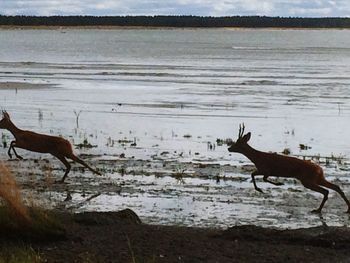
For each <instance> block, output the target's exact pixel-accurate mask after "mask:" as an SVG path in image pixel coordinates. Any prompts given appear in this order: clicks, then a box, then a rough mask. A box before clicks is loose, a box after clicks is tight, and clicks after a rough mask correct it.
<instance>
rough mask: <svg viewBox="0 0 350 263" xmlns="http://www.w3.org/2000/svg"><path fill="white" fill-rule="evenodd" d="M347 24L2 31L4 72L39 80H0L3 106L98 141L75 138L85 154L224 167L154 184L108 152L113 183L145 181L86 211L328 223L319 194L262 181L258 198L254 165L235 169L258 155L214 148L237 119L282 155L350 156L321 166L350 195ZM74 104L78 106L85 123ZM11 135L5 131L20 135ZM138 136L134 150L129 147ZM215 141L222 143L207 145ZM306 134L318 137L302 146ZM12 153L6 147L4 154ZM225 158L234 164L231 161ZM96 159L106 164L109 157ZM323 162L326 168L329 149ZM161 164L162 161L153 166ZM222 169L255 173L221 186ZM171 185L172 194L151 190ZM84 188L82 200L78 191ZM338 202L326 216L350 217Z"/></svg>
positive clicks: (48, 127)
mask: <svg viewBox="0 0 350 263" xmlns="http://www.w3.org/2000/svg"><path fill="white" fill-rule="evenodd" d="M347 33H348V32H347V31H346V30H228V29H215V30H212V29H209V30H204V29H201V30H188V29H186V30H179V29H177V30H71V29H69V30H66V29H64V30H63V29H62V30H1V31H0V38H1V41H0V50H2V52H1V53H0V81H1V82H20V83H23V85H25V84H26V83H30V84H36V85H37V86H38V89H33V87H32V86H31V88H28V89H22V88H21V86H18V88H17V89H9V88H7V89H0V106H1V107H2V108H4V109H6V110H7V111H8V112H9V113H10V114H11V116H12V118H13V121H14V122H15V123H16V124H18V126H20V127H22V128H25V129H32V130H35V131H39V132H44V133H49V134H60V135H63V136H64V137H67V138H69V139H70V140H71V141H72V142H74V143H75V144H78V143H81V142H82V141H83V140H84V139H86V140H88V142H90V143H91V144H93V145H96V146H97V147H95V148H92V149H77V152H79V153H87V154H94V155H99V156H100V157H101V156H103V158H102V159H112V160H118V159H119V157H118V156H119V155H120V154H122V153H124V154H125V155H126V157H127V158H130V159H131V157H134V158H135V159H140V160H143V161H145V162H146V161H149V162H150V163H155V162H156V161H158V162H168V161H171V162H174V163H175V164H174V167H175V168H174V167H172V168H171V169H170V170H175V171H176V169H177V170H181V169H182V167H183V166H186V165H185V164H184V163H188V162H194V163H209V164H219V166H218V167H217V166H215V169H214V170H212V169H211V168H210V169H209V171H210V172H209V173H210V174H209V175H208V176H207V177H206V178H202V179H198V178H197V177H196V176H197V175H195V176H192V177H189V178H185V184H179V183H178V182H177V180H175V179H174V178H173V177H172V176H171V175H170V174H169V172H167V173H165V175H164V176H161V179H159V178H155V177H154V178H153V179H152V180H151V181H152V185H151V186H150V187H147V188H145V187H144V186H143V185H142V182H143V179H144V178H143V176H142V174H141V175H139V176H135V177H132V178H129V177H127V178H126V177H121V175H120V171H118V169H114V170H113V169H112V168H113V165H112V164H110V163H108V165H106V166H107V167H112V168H111V169H110V170H111V171H109V172H107V173H106V176H107V179H108V180H110V181H111V182H117V183H122V182H123V181H124V180H125V181H126V184H128V182H129V184H130V187H131V188H132V186H133V185H136V186H137V185H138V184H140V185H142V187H136V186H135V187H134V189H133V191H131V192H133V193H132V194H125V195H119V194H115V193H113V191H112V192H111V193H110V194H106V195H104V194H103V195H101V196H100V197H98V198H96V199H95V200H93V202H91V204H89V205H87V206H84V207H83V208H80V210H79V211H81V210H84V209H86V210H91V209H93V210H106V209H107V210H109V209H110V210H117V209H120V207H122V206H128V207H132V208H137V207H138V209H137V212H138V213H139V214H141V215H142V217H143V218H144V220H146V221H148V222H152V223H156V222H161V223H164V224H167V223H168V224H186V225H198V226H216V225H219V226H222V225H228V224H245V223H254V224H259V225H270V226H280V227H298V226H309V225H314V224H315V222H316V224H320V222H321V221H320V220H317V217H315V216H313V215H312V216H309V214H308V213H307V212H308V211H309V210H311V209H313V208H315V207H316V206H317V205H318V202H319V201H318V200H319V199H320V197H319V196H317V195H316V199H314V201H312V202H310V200H309V199H310V198H311V200H313V196H314V195H313V194H312V193H310V192H309V191H304V189H303V187H302V186H300V185H299V184H297V185H294V183H289V182H288V183H287V184H286V186H285V187H274V186H271V185H266V184H265V183H262V182H260V183H259V184H260V185H261V186H262V188H264V189H267V191H268V194H267V196H266V198H265V195H264V196H263V197H261V196H260V195H259V194H258V193H256V192H254V189H253V188H252V185H251V182H250V180H249V177H250V176H249V172H244V171H242V169H240V167H244V165H245V164H249V161H248V160H247V159H246V158H245V157H243V156H240V155H238V154H232V155H231V154H229V153H228V152H227V149H226V146H218V145H216V139H217V138H221V139H225V138H232V139H235V138H236V136H237V133H238V125H239V124H240V123H242V122H244V123H245V125H246V129H247V131H251V132H252V139H251V145H252V146H254V147H256V148H258V149H261V150H266V151H274V152H281V151H283V150H284V149H285V148H289V149H290V150H291V152H292V154H294V155H298V156H300V155H301V156H303V155H307V156H309V155H310V156H311V155H321V156H329V157H331V156H337V157H338V156H343V157H344V158H345V159H344V160H342V162H343V164H338V163H337V161H335V160H333V162H332V163H331V164H329V165H328V167H326V174H328V175H329V176H330V178H331V179H332V180H336V181H337V182H338V183H339V184H340V185H341V186H342V187H343V188H344V189H345V192H346V193H347V194H348V193H349V191H350V189H349V186H348V169H347V165H346V162H347V161H348V156H349V154H350V150H349V149H350V148H349V147H348V145H349V142H348V140H347V139H346V138H347V137H348V136H347V135H348V134H349V131H350V127H349V124H348V123H349V122H348V120H349V115H350V100H349V98H350V96H349V94H350V93H349V88H348V86H349V84H350V77H349V73H350V67H349V65H350V63H349V62H350V48H349V46H350V45H349V44H350V36H349V34H347ZM39 87H41V88H40V89H39ZM74 111H76V112H77V113H78V112H80V111H82V112H81V114H80V116H79V127H77V124H76V115H75V114H74ZM3 134H4V136H5V140H7V141H9V140H10V138H11V135H10V134H9V133H8V132H3ZM118 140H123V141H127V142H125V143H124V144H123V143H118ZM134 141H135V142H136V147H135V146H131V143H132V142H134ZM209 143H210V144H211V145H215V149H210V148H209V145H210V144H209ZM299 144H304V145H307V146H310V147H311V148H310V149H308V150H301V149H300V148H299ZM5 152H6V151H5V150H4V151H2V152H1V156H2V157H3V158H6V154H5ZM21 154H23V155H24V156H25V157H27V158H33V157H38V156H39V155H37V154H32V153H28V152H25V151H21ZM98 159H101V158H98ZM329 159H330V158H329ZM344 162H345V164H344ZM53 163H54V164H55V165H56V166H57V167H59V164H58V163H56V162H55V161H53ZM102 163H103V162H102ZM225 164H229V165H231V166H237V167H238V168H239V169H238V171H234V172H229V171H226V168H225V166H224V165H225ZM332 164H333V165H332ZM96 165H97V166H98V167H99V168H103V164H101V162H100V161H96ZM322 165H323V166H324V167H325V166H326V165H325V160H323V164H322ZM127 167H131V168H130V169H132V167H133V165H129V166H128V165H127ZM14 169H15V167H14ZM135 169H136V168H135ZM141 170H142V169H141ZM161 170H162V165H158V166H157V167H155V168H154V169H152V171H151V172H150V173H151V176H154V175H152V173H153V174H154V173H158V172H159V171H161ZM217 173H218V174H220V175H221V176H229V177H239V178H241V177H243V178H246V180H233V181H230V182H229V183H228V185H225V184H223V183H219V184H216V183H215V176H216V174H217ZM58 174H60V173H59V172H58ZM58 176H59V175H58ZM147 178H148V177H147ZM150 178H152V177H150ZM164 178H165V179H164ZM73 180H74V179H71V181H73ZM148 180H150V179H149V178H148ZM169 180H170V181H171V183H169ZM71 181H70V182H71ZM95 183H98V182H95ZM168 184H170V185H171V190H169V191H170V194H168V193H167V192H165V193H164V192H156V193H154V191H155V189H159V188H160V189H163V188H167V186H168ZM101 188H102V189H103V185H102V186H101ZM183 188H185V190H183ZM198 188H199V189H200V190H198ZM127 189H129V188H128V187H127ZM203 189H204V190H203ZM207 189H209V190H208V191H207ZM211 189H213V191H214V193H211V192H210V190H211ZM242 189H243V191H242ZM293 189H299V190H301V191H302V192H297V193H294V192H293ZM94 190H95V191H98V189H94ZM75 191H77V190H75ZM106 192H108V191H106ZM232 195H233V196H234V197H232ZM348 195H349V194H348ZM73 196H74V195H73ZM308 197H310V198H308ZM58 198H62V196H60V195H59V197H58ZM75 198H76V199H77V200H79V194H77V195H76V196H75ZM235 198H237V199H235ZM332 198H333V197H332ZM193 199H194V200H195V201H191V200H193ZM330 199H331V198H330ZM333 199H335V200H337V201H335V202H338V203H339V204H338V203H337V204H336V205H335V204H334V203H331V201H329V210H328V211H329V213H328V214H327V216H325V218H326V219H328V218H330V219H331V220H329V221H330V223H332V222H334V223H335V224H347V220H345V219H344V217H343V216H342V215H338V214H339V213H340V211H342V209H345V208H343V205H344V204H343V203H342V202H341V200H338V197H336V196H335V195H334V198H333ZM242 200H243V201H242ZM333 208H334V209H333ZM327 209H328V208H327ZM305 217H309V218H311V219H310V220H305ZM333 217H337V219H336V220H334V218H333ZM289 218H291V219H290V220H289ZM328 223H329V222H328Z"/></svg>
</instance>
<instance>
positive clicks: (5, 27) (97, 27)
mask: <svg viewBox="0 0 350 263" xmlns="http://www.w3.org/2000/svg"><path fill="white" fill-rule="evenodd" d="M72 29H76V30H141V29H142V30H217V29H227V30H237V31H240V30H242V31H244V30H350V28H347V27H167V26H105V25H94V26H83V25H80V26H45V25H40V26H17V25H10V26H8V25H0V30H72Z"/></svg>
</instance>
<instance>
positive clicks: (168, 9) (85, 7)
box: [0, 0, 350, 17]
mask: <svg viewBox="0 0 350 263" xmlns="http://www.w3.org/2000/svg"><path fill="white" fill-rule="evenodd" d="M0 12H1V13H2V14H5V15H202V16H231V15H267V16H307V17H314V16H349V15H350V1H348V0H309V1H306V0H294V1H290V0H1V1H0Z"/></svg>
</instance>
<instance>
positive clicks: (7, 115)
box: [2, 111, 10, 119]
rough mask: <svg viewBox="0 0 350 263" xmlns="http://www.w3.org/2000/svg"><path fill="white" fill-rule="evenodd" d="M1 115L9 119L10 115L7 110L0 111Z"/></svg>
mask: <svg viewBox="0 0 350 263" xmlns="http://www.w3.org/2000/svg"><path fill="white" fill-rule="evenodd" d="M2 115H3V116H4V117H5V118H6V119H10V115H9V114H8V113H7V111H2Z"/></svg>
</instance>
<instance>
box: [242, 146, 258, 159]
mask: <svg viewBox="0 0 350 263" xmlns="http://www.w3.org/2000/svg"><path fill="white" fill-rule="evenodd" d="M241 154H243V155H244V156H246V157H247V158H248V159H249V160H251V161H252V162H253V163H257V162H258V161H259V159H260V156H261V152H260V151H258V150H255V149H254V148H253V147H251V146H249V145H248V144H247V145H246V146H245V147H244V149H242V150H241Z"/></svg>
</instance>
